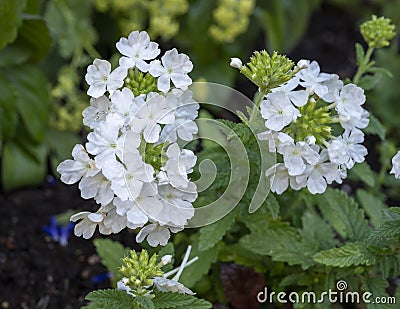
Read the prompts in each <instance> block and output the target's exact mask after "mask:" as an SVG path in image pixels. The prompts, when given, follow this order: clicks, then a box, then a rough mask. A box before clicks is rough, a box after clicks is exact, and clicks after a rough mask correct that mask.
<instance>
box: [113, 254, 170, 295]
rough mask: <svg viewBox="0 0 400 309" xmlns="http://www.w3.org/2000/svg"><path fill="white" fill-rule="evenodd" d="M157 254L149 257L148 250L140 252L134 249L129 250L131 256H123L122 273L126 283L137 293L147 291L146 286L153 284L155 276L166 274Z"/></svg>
mask: <svg viewBox="0 0 400 309" xmlns="http://www.w3.org/2000/svg"><path fill="white" fill-rule="evenodd" d="M157 257H158V256H157V254H153V255H152V256H151V257H149V254H148V252H147V251H146V250H142V252H141V253H140V254H138V253H136V252H135V251H134V250H130V251H129V256H126V257H123V258H122V264H123V265H122V266H121V267H120V269H119V271H120V273H121V274H122V275H123V276H124V278H126V282H125V285H127V286H129V287H130V288H131V289H132V290H134V291H135V292H136V294H137V295H140V294H142V293H146V292H147V291H146V288H147V287H149V286H151V285H152V284H153V278H154V277H160V276H162V275H163V274H164V272H163V271H162V270H161V267H162V266H163V264H162V263H160V262H157Z"/></svg>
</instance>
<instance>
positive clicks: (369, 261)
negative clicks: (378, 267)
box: [313, 242, 376, 267]
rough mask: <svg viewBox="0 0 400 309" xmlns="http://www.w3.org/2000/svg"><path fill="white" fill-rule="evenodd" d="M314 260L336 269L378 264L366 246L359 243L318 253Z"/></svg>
mask: <svg viewBox="0 0 400 309" xmlns="http://www.w3.org/2000/svg"><path fill="white" fill-rule="evenodd" d="M313 259H314V260H315V261H316V262H318V263H321V264H324V265H327V266H334V267H349V266H358V265H374V264H375V263H376V261H375V257H374V255H373V254H371V253H370V252H369V251H368V250H367V249H366V247H365V244H364V243H358V242H354V243H348V244H346V245H345V246H343V247H340V248H332V249H329V250H325V251H321V252H318V253H317V254H315V255H314V257H313Z"/></svg>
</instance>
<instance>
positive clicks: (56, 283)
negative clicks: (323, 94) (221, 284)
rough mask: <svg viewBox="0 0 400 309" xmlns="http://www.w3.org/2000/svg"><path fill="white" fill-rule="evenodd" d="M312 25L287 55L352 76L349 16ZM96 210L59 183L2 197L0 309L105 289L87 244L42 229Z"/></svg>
mask: <svg viewBox="0 0 400 309" xmlns="http://www.w3.org/2000/svg"><path fill="white" fill-rule="evenodd" d="M310 24H311V25H312V26H310V27H309V30H308V32H307V34H306V35H305V38H304V39H303V40H302V41H301V43H300V44H299V45H298V46H297V47H296V48H295V49H294V50H293V51H292V52H291V53H290V54H289V56H290V57H291V58H292V59H293V60H295V61H297V60H299V59H301V58H305V59H315V60H317V61H318V62H319V63H320V66H321V70H322V71H324V72H336V73H338V74H339V75H340V76H341V78H344V77H346V76H350V75H351V74H352V73H353V70H354V68H355V66H354V42H355V41H360V38H359V36H358V35H357V29H356V26H355V21H354V19H353V18H352V17H351V16H349V12H342V11H337V10H336V9H333V8H330V7H322V9H320V10H319V11H317V12H315V13H314V14H313V17H312V19H311V23H310ZM95 209H96V205H95V204H94V203H93V202H91V201H85V200H83V199H81V197H80V194H79V191H78V189H77V186H74V185H73V186H66V185H63V184H61V183H60V182H58V181H51V183H50V182H45V183H44V184H43V185H42V186H41V187H39V188H29V189H24V190H19V191H16V192H13V193H8V194H2V195H0V308H24V309H25V308H41V309H45V308H50V309H53V308H74V309H75V308H80V306H82V305H83V304H84V303H85V302H84V297H85V295H86V294H87V293H88V292H90V291H92V290H94V289H98V288H107V287H108V286H109V281H108V280H105V281H103V282H101V283H94V282H92V278H93V276H96V275H100V274H104V273H106V269H105V268H104V267H103V266H102V265H101V263H100V261H99V257H98V256H97V255H96V251H95V248H94V246H93V244H92V241H91V240H85V239H83V238H78V237H76V236H74V235H72V236H71V237H70V239H69V242H68V245H67V246H64V247H63V246H61V245H59V244H58V243H55V242H53V241H51V239H50V238H49V237H48V236H46V235H45V233H44V232H43V230H42V227H43V226H45V225H48V224H49V222H50V217H51V216H52V215H56V214H60V213H63V212H66V211H69V210H74V211H78V210H95ZM95 237H104V236H102V235H99V234H98V233H96V234H95ZM105 237H110V236H105ZM111 238H112V239H114V240H118V241H120V242H122V243H123V244H124V245H125V246H127V247H130V248H132V247H134V246H135V242H134V235H133V234H130V233H129V232H127V231H123V232H121V233H120V234H118V235H113V236H111ZM224 308H228V307H225V306H224Z"/></svg>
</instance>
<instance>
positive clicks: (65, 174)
mask: <svg viewBox="0 0 400 309" xmlns="http://www.w3.org/2000/svg"><path fill="white" fill-rule="evenodd" d="M72 157H73V158H74V160H65V161H63V162H61V163H60V164H59V165H58V167H57V172H59V173H60V174H61V181H62V182H64V183H66V184H73V183H76V182H77V181H79V180H80V179H81V178H82V177H92V176H94V175H96V174H97V173H98V172H99V171H100V170H99V169H98V168H97V167H96V164H95V163H94V161H93V160H92V159H91V158H90V157H89V155H88V153H87V152H86V149H85V148H84V147H83V146H82V145H79V144H77V145H75V146H74V148H73V149H72Z"/></svg>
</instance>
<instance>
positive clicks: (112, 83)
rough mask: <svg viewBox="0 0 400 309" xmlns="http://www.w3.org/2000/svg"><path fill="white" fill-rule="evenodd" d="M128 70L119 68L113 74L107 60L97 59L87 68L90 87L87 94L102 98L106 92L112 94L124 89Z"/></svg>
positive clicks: (86, 76)
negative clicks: (121, 88)
mask: <svg viewBox="0 0 400 309" xmlns="http://www.w3.org/2000/svg"><path fill="white" fill-rule="evenodd" d="M126 75H127V70H126V68H124V67H121V66H120V67H118V68H116V69H115V70H114V71H112V72H111V64H110V63H109V62H108V61H107V60H100V59H95V60H94V61H93V64H91V65H89V66H88V68H87V73H86V75H85V79H86V82H87V83H88V85H89V86H90V87H89V89H88V91H87V94H88V95H90V96H91V97H93V98H99V97H101V96H102V95H103V94H104V93H105V92H106V91H108V92H109V93H110V94H112V93H113V92H114V91H115V90H116V89H118V88H120V87H122V85H123V84H124V78H125V77H126Z"/></svg>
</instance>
